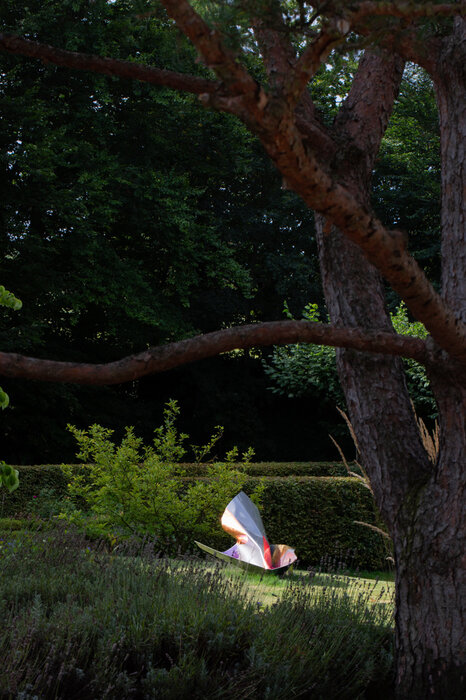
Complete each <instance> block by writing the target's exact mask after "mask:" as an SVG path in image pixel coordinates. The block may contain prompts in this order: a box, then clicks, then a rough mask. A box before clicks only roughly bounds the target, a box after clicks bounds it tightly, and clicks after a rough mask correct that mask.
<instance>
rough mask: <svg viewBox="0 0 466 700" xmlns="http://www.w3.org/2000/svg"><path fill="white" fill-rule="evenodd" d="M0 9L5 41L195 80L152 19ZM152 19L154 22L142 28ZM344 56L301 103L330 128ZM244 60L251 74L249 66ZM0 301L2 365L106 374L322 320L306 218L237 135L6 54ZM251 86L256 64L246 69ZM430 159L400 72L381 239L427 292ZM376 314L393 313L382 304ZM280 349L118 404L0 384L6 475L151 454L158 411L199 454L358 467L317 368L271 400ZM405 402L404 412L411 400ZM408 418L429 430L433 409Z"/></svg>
mask: <svg viewBox="0 0 466 700" xmlns="http://www.w3.org/2000/svg"><path fill="white" fill-rule="evenodd" d="M130 5H131V7H129V5H128V4H127V3H126V2H125V1H124V0H117V1H116V2H114V3H108V2H106V1H105V0H96V1H95V2H93V3H89V2H87V1H86V2H85V1H81V0H73V1H62V2H47V3H41V2H39V1H38V0H31V1H30V2H29V3H28V11H27V12H26V10H25V8H24V7H21V8H18V6H17V3H15V2H14V1H13V0H7V1H6V2H3V3H2V5H1V8H0V20H1V23H2V27H3V30H4V31H13V32H14V31H19V30H20V31H21V34H22V35H23V36H26V37H29V38H36V37H38V36H39V34H40V38H41V40H42V41H46V42H48V43H50V44H59V45H60V46H62V47H63V48H67V49H69V50H76V51H83V52H88V53H98V54H101V55H107V54H108V55H112V56H114V57H119V58H124V59H131V58H137V60H138V61H140V62H141V61H145V62H147V63H151V64H154V65H157V66H159V67H165V68H169V69H173V70H176V71H180V72H190V73H197V74H199V75H206V73H207V71H206V69H205V68H203V67H202V66H200V65H199V64H197V63H196V56H195V53H194V51H193V50H192V48H190V46H189V45H188V43H187V42H186V40H185V39H184V37H183V36H181V35H180V34H179V33H178V31H177V30H176V29H175V28H174V27H173V26H172V24H171V23H169V22H168V21H167V19H166V17H165V14H164V12H163V11H161V10H160V11H159V12H157V11H155V12H154V11H153V9H154V6H153V4H152V3H148V2H145V1H142V2H140V3H139V5H140V11H138V13H137V14H135V12H134V6H135V3H134V2H132V3H130ZM149 9H150V10H151V12H150V13H149V14H147V13H148V10H149ZM357 58H358V57H357V55H353V56H352V55H349V56H348V55H346V56H338V55H336V56H335V57H334V58H333V59H332V61H331V62H329V63H328V64H327V65H326V66H324V67H323V68H322V69H321V72H320V74H319V75H318V77H317V79H316V80H315V81H314V84H313V90H314V93H313V97H314V99H315V101H316V103H317V104H318V105H319V107H320V108H321V110H322V114H323V118H324V119H325V120H326V121H327V122H328V123H331V121H332V118H333V115H334V113H335V111H336V108H337V106H338V104H339V102H340V101H341V100H342V99H344V96H345V94H346V90H347V89H348V87H349V85H350V83H351V79H352V75H353V71H354V70H355V67H356V65H357ZM251 61H252V62H253V61H254V58H253V57H252V56H251ZM0 66H1V70H0V112H1V114H2V119H1V121H0V160H1V166H0V192H1V205H0V260H1V267H0V283H1V284H3V285H4V286H5V287H6V288H7V289H10V290H11V291H12V292H14V294H15V295H16V296H17V297H19V298H20V299H21V300H22V302H23V308H22V310H21V311H20V312H14V311H8V310H6V309H5V310H2V313H1V315H0V347H1V349H2V350H4V351H10V352H20V353H23V354H27V355H32V356H36V357H48V358H52V359H60V360H69V361H86V362H107V361H110V360H113V359H117V358H119V357H121V356H123V355H126V354H131V353H133V352H138V351H141V350H143V349H144V348H145V347H147V346H148V345H157V344H161V343H165V342H168V341H172V340H177V339H181V338H184V337H189V336H191V335H195V334H197V333H204V332H207V331H211V330H216V329H219V328H226V327H228V326H231V325H236V324H240V323H253V322H256V321H267V320H277V319H280V318H282V317H283V312H284V311H283V310H284V306H285V304H286V305H287V307H288V308H289V310H290V312H291V313H292V314H293V315H295V316H297V317H299V316H300V315H301V313H302V312H303V309H304V308H305V307H306V305H307V304H309V303H314V304H317V307H318V309H319V310H320V313H321V315H322V316H325V313H326V312H325V308H324V305H323V298H322V291H321V287H320V279H319V273H318V263H317V251H316V246H315V241H314V229H313V219H312V214H311V213H310V212H309V211H308V210H307V209H306V207H305V206H304V205H303V204H302V203H301V201H300V199H299V198H298V197H297V196H296V195H295V194H293V193H291V192H289V191H287V190H286V189H284V187H283V183H282V180H281V177H280V176H279V174H278V173H277V172H276V171H275V170H274V168H273V166H272V165H271V164H270V163H269V162H268V159H267V158H266V157H265V156H264V154H263V152H262V148H261V146H260V145H259V144H258V143H257V142H256V141H255V140H254V139H253V138H252V137H251V136H250V135H249V134H248V133H247V132H246V130H245V128H244V127H243V126H242V125H241V124H240V123H239V122H238V121H236V120H235V119H234V118H233V117H230V116H228V115H224V114H218V113H214V112H210V111H206V110H205V109H204V108H203V107H201V105H200V104H199V103H198V101H197V99H196V98H195V97H192V96H189V95H183V94H176V93H175V92H173V91H170V90H168V89H165V88H160V87H155V86H154V87H152V86H150V85H148V84H141V83H137V82H134V81H129V80H128V81H125V80H122V79H116V78H105V77H103V76H99V75H95V74H92V73H82V72H72V71H69V70H67V69H60V68H57V67H56V66H53V65H50V64H47V65H44V64H42V63H39V62H37V61H34V60H29V59H25V58H18V57H15V56H10V55H7V54H1V55H0ZM251 67H252V68H253V69H254V70H257V71H260V70H261V69H260V67H259V66H254V65H252V66H251ZM439 181H440V159H439V137H438V123H437V111H436V106H435V100H434V97H433V92H432V87H431V84H430V81H429V79H428V77H427V76H426V75H425V74H424V73H423V72H422V71H421V70H420V69H417V68H414V67H412V66H408V68H407V70H406V72H405V78H404V80H403V83H402V87H401V92H400V95H399V99H398V100H397V103H396V106H395V110H394V114H393V116H392V119H391V123H390V127H389V129H388V130H387V133H386V136H385V139H384V142H383V144H382V148H381V152H380V157H379V159H378V163H377V169H376V172H375V175H374V192H373V197H374V203H375V205H376V208H377V212H378V214H379V216H380V217H381V219H382V221H383V222H384V223H386V224H389V225H390V226H395V225H396V226H397V227H399V228H401V229H404V230H406V231H407V232H409V240H410V246H411V252H412V253H413V254H414V255H415V257H416V258H417V259H418V261H419V262H420V263H421V265H422V267H423V268H424V269H425V270H426V272H427V273H428V275H429V277H430V279H431V280H432V281H433V282H434V283H438V281H439V264H438V254H439V227H440V204H439V199H440V182H439ZM387 303H388V305H389V307H390V309H391V310H392V311H395V309H396V307H397V305H398V300H397V299H396V298H395V296H394V295H393V293H390V294H388V295H387ZM272 353H273V348H270V350H257V351H251V352H250V353H244V352H236V353H231V354H228V355H223V356H221V357H218V358H216V359H211V360H205V361H202V362H199V363H198V364H195V365H191V366H187V367H184V368H181V369H177V370H174V371H171V372H169V373H167V374H165V375H157V376H154V377H149V378H145V379H141V380H138V381H136V382H133V383H131V384H125V385H122V386H115V387H84V386H75V385H53V384H50V385H49V384H45V383H35V382H27V381H19V380H14V381H11V380H10V381H8V380H6V379H2V387H3V388H4V389H5V390H6V391H8V393H9V395H10V399H11V404H10V406H9V408H8V409H7V410H6V411H4V412H2V415H1V423H0V439H1V444H2V458H3V459H5V460H7V461H10V462H11V463H16V464H28V463H29V464H30V463H47V462H55V463H56V462H61V461H67V460H72V459H73V455H74V451H75V448H74V442H73V439H72V437H71V435H70V434H69V433H68V432H67V430H66V425H67V424H68V423H72V424H74V425H77V426H78V427H85V426H88V425H89V424H90V423H94V422H98V423H101V424H103V425H105V426H107V427H112V428H114V429H115V430H116V431H117V432H120V431H121V430H122V428H123V427H124V426H125V425H134V426H135V429H136V433H137V434H139V435H142V436H144V437H145V438H146V439H150V436H151V434H152V432H153V430H154V428H155V427H157V426H158V425H159V424H160V422H161V416H162V407H163V404H164V403H165V402H166V401H167V400H168V399H169V398H173V399H177V400H178V401H179V404H180V406H181V420H180V427H181V428H182V429H183V430H184V431H185V432H187V433H189V434H190V436H191V438H192V442H195V443H200V442H203V441H205V439H206V438H207V437H208V436H209V435H210V433H211V429H212V428H213V426H215V425H223V426H224V427H225V435H224V438H223V444H222V445H221V446H220V447H219V452H221V451H222V450H223V448H227V449H228V448H230V447H231V446H232V445H234V444H236V445H238V447H239V448H240V449H246V448H247V447H249V446H252V447H253V448H254V450H255V452H256V458H257V459H258V460H274V461H275V460H318V459H334V458H337V453H336V450H335V448H334V446H333V445H332V443H331V441H330V440H329V438H328V433H332V434H333V435H335V436H336V437H337V438H338V439H339V441H340V442H341V443H342V445H343V447H344V448H345V449H347V450H348V453H349V455H350V456H351V449H352V447H351V441H350V439H349V438H348V437H347V436H346V428H345V427H344V425H343V423H342V421H341V418H340V416H339V414H338V413H337V411H336V408H335V396H334V393H333V392H329V391H328V384H327V383H326V372H327V373H328V370H327V369H325V371H324V372H323V373H321V375H320V379H319V381H316V382H315V383H314V384H311V385H308V386H307V387H306V391H305V393H303V395H300V396H296V395H294V396H293V397H289V396H288V395H287V392H286V390H284V391H283V390H282V391H281V393H280V392H278V391H277V387H276V386H275V392H274V391H273V389H274V386H273V383H272V380H271V378H270V375H268V374H267V373H266V372H265V371H264V362H266V363H268V362H270V361H271V357H272ZM413 398H414V399H416V396H414V397H413ZM418 410H419V411H420V412H421V414H422V413H423V410H424V417H428V416H430V415H431V413H432V412H431V410H430V411H429V410H428V409H427V408H423V404H422V401H421V402H420V404H419V405H418Z"/></svg>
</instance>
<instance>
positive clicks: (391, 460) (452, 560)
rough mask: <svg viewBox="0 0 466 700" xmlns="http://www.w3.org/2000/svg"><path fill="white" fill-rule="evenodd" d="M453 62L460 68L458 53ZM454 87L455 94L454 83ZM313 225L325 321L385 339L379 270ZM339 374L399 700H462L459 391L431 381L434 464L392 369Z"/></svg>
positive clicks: (451, 285)
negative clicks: (383, 551) (388, 576)
mask: <svg viewBox="0 0 466 700" xmlns="http://www.w3.org/2000/svg"><path fill="white" fill-rule="evenodd" d="M459 24H462V25H464V22H463V23H461V22H458V26H459ZM457 46H458V34H457V35H456V46H455V40H450V43H449V44H448V45H447V44H446V45H445V46H444V47H443V51H442V57H443V59H442V61H440V62H439V69H438V70H439V74H440V73H441V75H439V81H438V83H439V87H438V88H437V94H438V101H439V109H440V115H441V127H442V155H443V166H444V172H443V217H442V225H443V229H444V243H443V256H444V270H443V278H444V283H443V290H442V291H443V294H444V296H445V297H446V299H447V300H448V302H449V303H450V305H451V306H452V308H453V309H454V310H455V311H456V312H457V314H458V316H459V317H460V318H461V317H462V318H463V320H464V318H465V317H466V283H465V279H466V274H465V267H466V265H465V263H466V261H465V255H466V253H465V249H464V241H465V231H464V225H465V219H464V211H463V209H462V206H463V204H462V203H463V201H464V200H463V193H464V184H465V180H464V178H465V177H466V174H465V169H464V168H460V167H458V163H462V162H464V144H465V136H466V128H465V121H464V117H465V113H466V108H465V105H464V87H463V86H462V85H460V81H461V80H464V66H465V65H466V61H461V60H460V61H459V63H458V50H457ZM462 46H463V47H464V46H465V44H464V43H463V44H462ZM459 54H460V55H459V58H460V59H461V55H464V53H463V52H459ZM453 56H455V57H456V59H457V60H456V63H455V61H453ZM452 66H453V67H452ZM442 69H443V70H442ZM446 73H448V76H449V77H448V78H447V77H446ZM454 81H456V83H457V84H456V85H452V82H454ZM442 114H443V116H442ZM369 148H370V145H369ZM462 149H463V150H462ZM368 155H369V156H370V155H371V154H370V153H369V154H368ZM360 165H361V163H360ZM343 167H344V169H345V173H346V176H345V179H346V182H347V183H349V184H350V185H351V187H352V188H353V189H354V190H355V191H358V192H359V195H360V196H362V197H364V198H368V196H369V181H368V180H369V178H367V180H366V181H364V178H362V177H361V171H360V167H359V169H358V168H354V163H353V164H352V162H351V160H350V159H349V158H348V160H347V162H346V163H344V166H343ZM366 172H367V171H366ZM366 201H367V199H366ZM316 227H317V238H318V244H319V255H320V263H321V270H322V279H323V286H324V293H325V298H326V302H327V306H328V309H329V313H330V317H331V321H332V322H333V323H335V324H342V325H345V326H351V327H355V326H360V327H361V326H362V327H364V328H366V329H368V328H378V329H381V328H383V329H384V330H387V329H388V328H389V327H390V321H389V318H388V316H387V314H386V312H385V309H384V294H383V285H382V282H381V279H380V277H379V275H378V273H377V272H376V270H375V269H374V268H373V267H372V266H371V265H370V264H369V263H368V262H367V261H366V260H365V258H364V257H363V256H362V254H361V253H360V250H359V249H357V248H356V247H355V246H353V245H352V244H351V243H350V242H348V240H347V239H346V238H344V237H343V236H342V234H341V233H340V232H339V231H338V230H335V229H332V230H331V231H328V229H327V228H326V226H325V220H324V219H323V218H322V217H320V216H317V217H316ZM356 270H357V273H355V271H356ZM337 366H338V371H339V375H340V380H341V383H342V386H343V389H344V392H345V396H346V399H347V404H348V410H349V414H350V418H351V421H352V424H353V427H354V429H355V432H356V435H357V438H358V441H359V448H360V453H361V458H362V461H363V464H364V467H365V469H366V470H367V473H368V475H369V477H370V479H371V483H372V487H373V490H374V495H375V499H376V502H377V505H378V507H379V508H380V511H381V513H382V516H383V518H384V519H385V521H386V523H387V526H388V528H389V531H390V534H391V536H392V539H393V545H394V552H395V560H396V614H395V652H396V669H397V677H396V693H397V697H399V698H403V699H408V698H409V700H421V699H422V700H425V698H439V699H440V698H441V699H447V698H448V700H450V699H454V698H463V697H465V696H466V692H465V684H466V668H465V662H466V658H465V649H466V640H465V637H464V629H465V612H464V611H465V605H464V603H465V600H464V598H465V595H466V576H465V571H466V569H465V564H466V542H465V530H466V528H465V508H464V503H465V496H466V489H465V473H464V471H465V470H464V461H465V455H466V429H465V413H466V391H465V390H464V388H461V387H460V386H457V385H455V382H454V378H453V379H452V378H451V377H448V376H445V375H440V374H438V375H435V374H433V373H432V372H431V381H432V385H433V389H434V393H435V396H436V400H437V403H438V408H439V420H440V429H441V447H440V455H439V459H438V461H437V464H436V465H433V464H431V463H430V461H429V459H428V457H427V454H426V451H425V449H424V448H423V446H422V443H421V440H420V436H419V431H418V429H417V425H416V422H415V420H414V416H413V412H412V409H411V406H410V403H409V397H408V394H407V390H406V384H405V381H404V376H403V371H402V365H401V362H400V361H399V360H397V359H392V358H388V357H386V356H385V357H383V356H376V355H368V354H366V353H361V352H357V351H353V350H338V351H337Z"/></svg>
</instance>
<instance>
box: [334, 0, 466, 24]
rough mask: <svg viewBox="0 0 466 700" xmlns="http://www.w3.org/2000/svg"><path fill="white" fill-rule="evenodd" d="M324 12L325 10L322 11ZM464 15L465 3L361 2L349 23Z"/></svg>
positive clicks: (465, 10)
mask: <svg viewBox="0 0 466 700" xmlns="http://www.w3.org/2000/svg"><path fill="white" fill-rule="evenodd" d="M324 12H325V10H324ZM458 14H466V2H459V3H442V4H440V5H435V4H434V3H431V2H426V3H418V2H414V3H413V2H370V1H367V2H361V3H360V4H359V6H358V8H357V9H356V10H355V11H354V12H352V13H351V22H352V24H353V26H354V25H356V24H357V23H358V22H360V21H361V20H362V19H365V18H367V17H401V18H403V19H408V20H409V19H416V18H418V17H437V16H443V17H448V16H451V15H458Z"/></svg>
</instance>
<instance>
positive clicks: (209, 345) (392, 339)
mask: <svg viewBox="0 0 466 700" xmlns="http://www.w3.org/2000/svg"><path fill="white" fill-rule="evenodd" d="M300 342H305V343H314V344H318V345H331V346H335V347H346V348H353V349H355V350H361V351H365V352H372V353H379V354H388V355H399V356H403V357H410V358H412V359H415V360H417V361H418V362H421V363H426V362H428V352H427V346H426V343H425V342H424V341H423V340H421V339H420V338H411V337H408V336H401V335H396V334H394V333H387V332H382V331H362V330H360V329H356V328H337V327H335V326H331V325H325V324H321V323H311V322H309V321H272V322H269V323H257V324H253V325H248V326H237V327H234V328H227V329H225V330H221V331H215V332H214V333H207V334H205V335H199V336H196V337H194V338H188V339H187V340H180V341H179V342H176V343H170V344H168V345H163V346H160V347H153V348H149V349H148V350H146V351H144V352H141V353H139V354H138V355H131V356H129V357H125V358H123V359H121V360H117V361H115V362H109V363H107V364H101V365H95V364H83V363H75V362H55V361H53V360H41V359H36V358H32V357H26V356H24V355H17V354H14V353H4V352H3V353H0V375H4V376H8V377H17V378H18V377H21V378H24V379H36V380H39V381H46V382H73V383H76V384H94V385H103V384H118V383H122V382H128V381H132V380H134V379H137V378H139V377H144V376H146V375H148V374H156V373H159V372H165V371H166V370H169V369H172V368H174V367H179V366H180V365H185V364H188V363H190V362H196V361H197V360H202V359H205V358H208V357H214V356H216V355H219V354H221V353H224V352H229V351H230V350H234V349H238V348H243V349H245V348H251V347H257V346H268V345H287V344H290V343H300Z"/></svg>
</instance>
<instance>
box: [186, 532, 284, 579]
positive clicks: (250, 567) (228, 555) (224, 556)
mask: <svg viewBox="0 0 466 700" xmlns="http://www.w3.org/2000/svg"><path fill="white" fill-rule="evenodd" d="M195 544H197V546H198V547H199V548H200V549H202V550H203V551H204V552H207V554H210V555H211V556H213V557H215V558H216V559H220V560H221V561H225V562H227V563H228V564H233V565H234V566H238V567H239V568H240V569H244V570H245V571H250V572H251V573H257V574H261V575H263V574H275V575H276V576H281V575H282V574H284V573H285V571H288V569H289V568H290V566H293V563H294V561H295V560H296V556H295V558H294V561H293V562H291V563H290V564H285V565H284V566H277V567H275V568H274V569H264V567H263V566H258V565H257V564H251V563H250V562H248V561H242V560H241V559H239V558H238V553H237V545H236V544H234V545H233V547H230V549H226V550H225V551H224V552H220V551H219V550H218V549H213V547H208V546H207V545H206V544H202V543H201V542H197V541H196V540H195ZM275 546H278V547H283V546H286V545H273V544H271V545H270V549H271V550H273V549H274V547H275Z"/></svg>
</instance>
